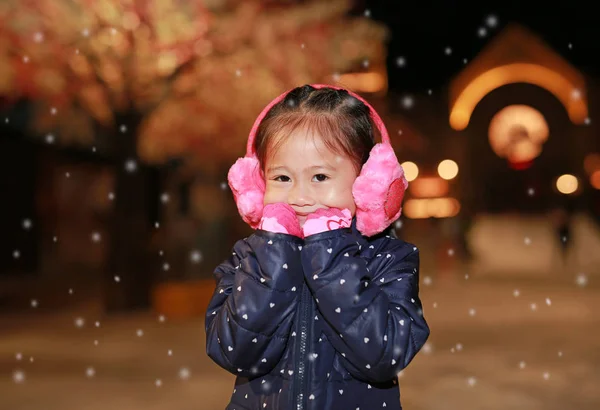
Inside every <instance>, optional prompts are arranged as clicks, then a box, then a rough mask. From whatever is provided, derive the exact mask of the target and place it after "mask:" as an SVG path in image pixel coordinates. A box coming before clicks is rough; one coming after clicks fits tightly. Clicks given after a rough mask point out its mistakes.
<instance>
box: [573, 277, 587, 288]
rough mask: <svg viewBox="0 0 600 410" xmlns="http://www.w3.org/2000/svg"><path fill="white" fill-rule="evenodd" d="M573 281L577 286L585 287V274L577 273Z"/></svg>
mask: <svg viewBox="0 0 600 410" xmlns="http://www.w3.org/2000/svg"><path fill="white" fill-rule="evenodd" d="M575 283H576V284H577V286H579V287H582V288H583V287H585V286H586V285H587V283H588V278H587V276H586V274H585V273H580V274H579V275H577V277H576V278H575Z"/></svg>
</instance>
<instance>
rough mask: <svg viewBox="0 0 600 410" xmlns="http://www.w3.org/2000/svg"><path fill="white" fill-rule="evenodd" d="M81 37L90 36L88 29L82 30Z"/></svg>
mask: <svg viewBox="0 0 600 410" xmlns="http://www.w3.org/2000/svg"><path fill="white" fill-rule="evenodd" d="M81 35H83V36H84V37H89V35H90V29H89V28H84V29H83V30H81Z"/></svg>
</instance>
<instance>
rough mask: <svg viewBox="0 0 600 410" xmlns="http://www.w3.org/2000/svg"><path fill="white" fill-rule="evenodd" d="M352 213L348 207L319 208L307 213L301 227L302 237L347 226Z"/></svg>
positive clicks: (350, 220)
mask: <svg viewBox="0 0 600 410" xmlns="http://www.w3.org/2000/svg"><path fill="white" fill-rule="evenodd" d="M351 224H352V213H351V212H350V210H349V209H343V210H341V209H338V208H321V209H317V210H316V211H315V212H313V213H312V214H310V215H308V217H307V218H306V222H304V226H303V227H302V230H303V233H304V237H307V236H310V235H315V234H317V233H321V232H325V231H333V230H334V229H340V228H349V227H350V225H351Z"/></svg>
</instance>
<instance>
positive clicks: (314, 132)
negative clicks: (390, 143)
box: [259, 112, 362, 171]
mask: <svg viewBox="0 0 600 410" xmlns="http://www.w3.org/2000/svg"><path fill="white" fill-rule="evenodd" d="M274 122H275V121H274ZM268 126H269V128H271V129H270V131H271V132H272V134H271V138H269V141H268V142H267V144H266V146H265V147H264V148H265V151H266V152H263V153H261V154H262V155H261V156H262V160H261V161H260V162H261V164H263V168H264V163H265V162H266V159H267V157H272V156H273V155H275V153H276V152H277V150H278V149H279V148H280V147H281V144H283V143H284V142H285V141H287V139H288V138H290V137H291V136H292V135H293V134H294V132H297V131H298V130H302V131H304V132H305V135H306V136H307V137H310V138H312V139H313V141H314V140H316V139H318V138H320V139H321V141H323V143H324V144H325V146H326V147H327V148H328V149H329V150H331V151H332V152H334V153H336V154H338V155H342V156H346V157H348V158H350V160H351V161H352V163H353V164H354V166H355V168H356V170H357V171H359V170H360V168H361V166H362V158H361V155H360V154H358V153H357V152H355V151H354V150H353V149H352V144H351V140H350V139H349V137H350V135H348V134H347V133H346V132H345V129H344V128H345V127H343V121H340V119H339V117H336V116H335V115H330V114H322V113H319V114H316V113H310V114H308V113H298V112H293V113H285V114H282V115H280V116H278V117H277V119H276V123H271V124H268ZM259 158H260V156H259Z"/></svg>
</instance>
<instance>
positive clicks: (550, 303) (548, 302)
mask: <svg viewBox="0 0 600 410" xmlns="http://www.w3.org/2000/svg"><path fill="white" fill-rule="evenodd" d="M546 305H548V306H550V305H552V301H551V300H550V298H546Z"/></svg>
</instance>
